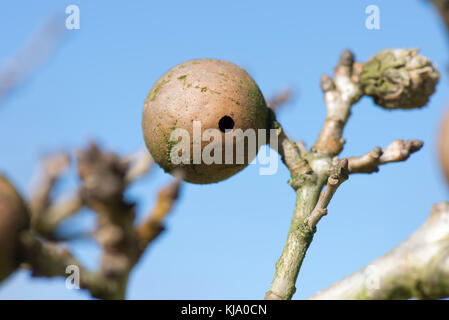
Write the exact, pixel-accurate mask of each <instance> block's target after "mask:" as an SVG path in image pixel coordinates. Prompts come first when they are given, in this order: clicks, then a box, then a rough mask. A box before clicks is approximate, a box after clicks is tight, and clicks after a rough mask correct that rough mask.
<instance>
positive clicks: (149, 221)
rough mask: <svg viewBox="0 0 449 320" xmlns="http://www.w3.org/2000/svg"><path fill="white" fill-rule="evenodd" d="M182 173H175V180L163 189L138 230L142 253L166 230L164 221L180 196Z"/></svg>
mask: <svg viewBox="0 0 449 320" xmlns="http://www.w3.org/2000/svg"><path fill="white" fill-rule="evenodd" d="M181 181H182V172H177V173H175V179H174V180H173V181H172V182H171V183H170V185H168V186H167V187H165V188H163V189H161V190H160V191H159V194H158V196H157V202H156V205H155V207H154V208H153V210H152V211H151V213H150V214H149V215H148V217H147V218H146V220H145V221H144V222H143V223H141V224H140V225H139V226H138V227H137V228H136V234H137V238H138V241H139V248H140V250H141V252H143V251H145V249H146V248H147V247H148V245H149V244H150V243H151V242H152V241H153V240H154V239H155V238H156V237H158V236H159V235H160V233H161V232H162V231H163V230H164V225H163V223H162V222H163V220H164V218H165V217H166V216H167V214H169V213H170V212H171V210H172V207H173V205H174V204H175V202H176V200H177V199H178V196H179V190H180V187H181Z"/></svg>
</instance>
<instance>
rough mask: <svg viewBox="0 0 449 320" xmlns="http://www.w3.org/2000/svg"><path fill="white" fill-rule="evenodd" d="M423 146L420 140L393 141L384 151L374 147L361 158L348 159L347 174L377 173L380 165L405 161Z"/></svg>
mask: <svg viewBox="0 0 449 320" xmlns="http://www.w3.org/2000/svg"><path fill="white" fill-rule="evenodd" d="M423 144H424V143H423V142H422V141H421V140H406V141H404V140H395V141H393V142H392V143H391V144H390V145H389V146H388V147H387V148H386V149H385V150H382V149H381V148H380V147H376V148H374V149H373V150H371V151H370V152H368V153H367V154H365V155H363V156H361V157H353V158H348V161H349V172H350V173H372V172H377V171H379V166H380V165H383V164H387V163H392V162H400V161H405V160H407V159H408V158H409V157H410V155H411V154H412V153H415V152H417V151H419V150H420V149H421V148H422V146H423Z"/></svg>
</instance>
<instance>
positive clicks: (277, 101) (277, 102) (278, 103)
mask: <svg viewBox="0 0 449 320" xmlns="http://www.w3.org/2000/svg"><path fill="white" fill-rule="evenodd" d="M291 98H292V91H291V90H290V89H287V90H284V91H281V92H279V93H278V94H276V95H275V96H274V97H272V98H271V99H269V100H267V106H268V108H270V109H271V110H273V111H274V112H276V111H278V110H279V109H280V108H281V107H282V106H283V105H284V104H286V103H287V102H289V101H290V100H291Z"/></svg>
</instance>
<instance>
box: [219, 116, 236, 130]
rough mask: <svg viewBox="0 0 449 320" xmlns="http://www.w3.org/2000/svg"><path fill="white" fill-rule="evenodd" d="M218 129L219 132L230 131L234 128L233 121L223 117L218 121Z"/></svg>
mask: <svg viewBox="0 0 449 320" xmlns="http://www.w3.org/2000/svg"><path fill="white" fill-rule="evenodd" d="M218 128H220V131H221V132H226V131H227V130H232V129H233V128H234V120H233V119H232V118H231V117H229V116H224V117H222V118H221V119H220V121H218Z"/></svg>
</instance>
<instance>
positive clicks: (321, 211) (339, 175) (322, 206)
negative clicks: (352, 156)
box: [305, 159, 349, 228]
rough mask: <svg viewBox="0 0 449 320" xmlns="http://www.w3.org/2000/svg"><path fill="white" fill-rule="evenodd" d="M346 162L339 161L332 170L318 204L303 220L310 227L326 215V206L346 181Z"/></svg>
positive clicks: (313, 226)
mask: <svg viewBox="0 0 449 320" xmlns="http://www.w3.org/2000/svg"><path fill="white" fill-rule="evenodd" d="M348 173H349V172H348V160H347V159H343V160H340V161H339V162H338V163H337V165H336V166H335V167H333V168H332V171H331V175H330V177H329V178H328V179H327V185H326V187H325V188H324V190H323V192H321V194H320V197H319V199H318V202H317V204H316V206H315V209H313V211H312V213H311V214H310V216H308V217H307V219H305V222H306V223H307V224H308V225H309V226H310V227H311V228H315V227H316V225H317V224H318V222H319V221H320V219H321V218H322V217H324V216H325V215H326V214H327V206H328V205H329V202H330V201H331V199H332V197H333V196H334V194H335V192H336V191H337V189H338V187H339V186H340V185H341V184H342V183H343V182H345V181H346V180H348Z"/></svg>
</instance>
